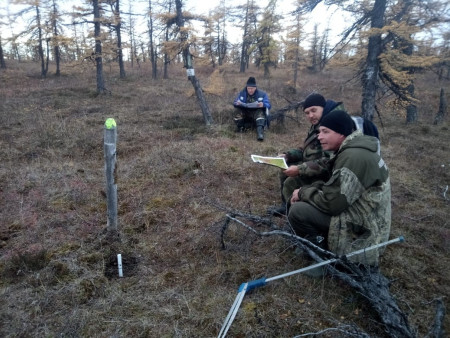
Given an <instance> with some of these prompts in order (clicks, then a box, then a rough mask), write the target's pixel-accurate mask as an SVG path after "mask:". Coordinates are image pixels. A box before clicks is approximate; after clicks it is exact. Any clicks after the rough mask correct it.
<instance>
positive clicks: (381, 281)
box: [221, 212, 415, 337]
mask: <svg viewBox="0 0 450 338" xmlns="http://www.w3.org/2000/svg"><path fill="white" fill-rule="evenodd" d="M237 215H239V217H241V218H246V214H243V213H239V212H233V213H231V214H227V215H226V219H225V222H224V226H223V228H222V238H221V240H222V244H223V247H224V248H225V243H224V236H225V232H226V230H227V228H228V225H229V223H230V221H234V222H236V223H237V224H239V225H241V226H243V227H244V228H246V229H247V230H249V231H251V232H252V233H254V234H255V235H257V236H261V237H263V236H273V235H278V236H283V237H286V238H289V239H290V240H295V245H297V246H298V247H300V248H301V249H302V250H303V251H304V252H306V253H307V254H308V255H309V256H310V257H311V258H312V259H314V260H315V261H317V262H322V261H323V260H324V258H325V257H334V258H337V259H336V262H335V263H334V265H330V264H329V265H326V266H325V268H326V271H327V273H328V274H329V275H331V276H332V277H336V278H339V279H340V280H342V281H344V282H345V283H347V284H348V285H350V286H351V287H352V288H354V289H355V290H356V291H357V292H358V293H359V294H361V295H362V296H363V297H364V298H365V299H366V300H367V301H368V302H369V304H370V305H371V307H372V308H373V309H374V310H375V311H376V313H377V314H378V316H379V318H380V320H381V323H382V325H383V326H384V328H385V331H386V332H387V333H388V334H389V336H391V337H415V334H414V332H413V331H412V330H411V328H410V327H409V323H408V318H407V315H406V314H404V313H403V312H402V311H401V310H400V308H399V307H398V305H397V303H396V302H395V300H394V298H393V297H392V296H391V294H390V292H389V286H390V281H389V280H388V279H387V278H386V277H384V276H383V275H382V274H381V273H380V272H379V270H378V269H375V268H372V269H370V268H367V267H364V266H363V265H357V264H355V263H352V262H349V261H348V260H347V259H346V257H345V256H342V257H338V256H336V255H335V254H333V253H331V252H329V251H326V250H323V249H321V248H319V247H317V246H316V245H314V244H312V243H311V242H310V241H308V240H306V239H304V238H302V237H299V236H296V235H295V234H293V233H289V232H285V231H281V230H271V231H266V232H260V231H257V230H256V229H254V228H253V227H252V226H250V225H248V224H246V223H245V222H243V221H241V220H239V219H237V218H236V216H237ZM248 216H249V219H250V220H252V221H254V220H258V221H259V222H260V223H261V224H262V223H264V224H269V225H272V226H273V224H272V223H271V221H270V219H267V218H263V217H258V216H254V215H248Z"/></svg>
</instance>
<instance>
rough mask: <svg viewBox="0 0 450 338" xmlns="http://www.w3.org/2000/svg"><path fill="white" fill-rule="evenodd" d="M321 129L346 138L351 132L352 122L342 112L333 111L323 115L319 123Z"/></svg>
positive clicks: (349, 117)
mask: <svg viewBox="0 0 450 338" xmlns="http://www.w3.org/2000/svg"><path fill="white" fill-rule="evenodd" d="M320 126H321V127H327V128H329V129H331V130H333V131H335V132H336V133H339V134H341V135H344V136H345V137H347V136H348V135H350V134H351V133H352V132H353V126H354V124H353V120H352V118H351V116H350V115H349V114H348V113H347V112H346V111H344V110H334V111H332V112H330V113H328V114H327V115H325V116H324V117H323V119H322V121H321V122H320Z"/></svg>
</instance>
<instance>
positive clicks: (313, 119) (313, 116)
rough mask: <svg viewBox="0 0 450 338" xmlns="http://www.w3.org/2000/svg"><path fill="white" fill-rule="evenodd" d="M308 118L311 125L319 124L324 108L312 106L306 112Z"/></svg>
mask: <svg viewBox="0 0 450 338" xmlns="http://www.w3.org/2000/svg"><path fill="white" fill-rule="evenodd" d="M304 112H305V115H306V118H307V119H308V121H309V122H310V123H311V124H317V123H319V121H320V119H321V118H322V114H323V107H321V106H311V107H308V108H306V109H305V110H304Z"/></svg>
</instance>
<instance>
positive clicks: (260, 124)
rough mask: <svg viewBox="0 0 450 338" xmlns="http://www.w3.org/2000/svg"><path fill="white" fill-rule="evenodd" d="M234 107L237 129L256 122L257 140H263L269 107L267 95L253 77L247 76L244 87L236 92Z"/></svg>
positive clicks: (242, 129) (239, 129)
mask: <svg viewBox="0 0 450 338" xmlns="http://www.w3.org/2000/svg"><path fill="white" fill-rule="evenodd" d="M233 105H234V107H235V108H236V112H235V116H234V123H235V124H236V127H237V131H239V132H242V131H244V130H245V129H247V128H248V126H251V127H252V126H253V125H255V124H256V133H257V135H258V137H257V139H258V141H263V140H264V127H265V126H266V123H267V121H266V119H267V115H266V114H268V111H269V109H270V108H271V104H270V100H269V96H268V95H267V94H266V93H265V92H264V91H262V90H261V89H258V88H257V86H256V80H255V78H254V77H252V76H251V77H249V78H248V80H247V84H246V87H245V88H244V89H243V90H242V91H241V92H240V93H239V94H238V96H237V97H236V98H235V99H234V102H233Z"/></svg>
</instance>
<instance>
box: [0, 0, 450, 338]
mask: <svg viewBox="0 0 450 338" xmlns="http://www.w3.org/2000/svg"><path fill="white" fill-rule="evenodd" d="M311 3H312V4H313V5H314V4H315V3H316V2H299V3H298V4H299V5H298V11H297V12H296V13H297V14H298V16H296V14H295V13H292V15H293V16H292V17H291V18H284V21H285V22H286V21H288V22H291V23H292V24H293V25H292V27H291V29H288V28H286V31H285V32H282V31H279V32H278V33H281V35H273V34H272V33H273V32H274V29H275V28H276V27H278V25H275V23H276V22H277V21H276V18H277V17H278V16H277V15H272V14H275V9H276V2H269V4H268V6H267V7H264V8H259V7H257V6H255V3H253V2H250V1H248V2H246V4H245V5H244V6H243V7H242V9H245V10H242V9H241V10H240V13H241V14H242V13H246V15H244V16H241V18H240V19H239V20H240V21H239V20H238V21H237V22H240V24H238V23H236V24H235V25H236V26H238V25H239V26H240V27H242V39H241V41H239V42H237V43H236V44H233V43H230V42H229V41H228V40H227V38H226V36H227V34H226V30H225V29H223V30H222V29H221V27H227V25H224V26H223V25H222V24H219V22H225V21H220V20H218V21H217V22H215V21H213V22H215V23H208V20H209V19H211V20H214V18H215V17H216V16H214V15H210V16H209V17H208V18H204V17H203V16H200V17H199V16H197V15H193V14H192V13H189V12H187V11H183V10H182V9H183V3H182V2H181V1H175V2H170V1H169V2H164V3H158V6H159V5H164V6H166V7H161V8H166V9H167V10H165V11H161V12H158V13H157V14H156V13H154V12H153V11H149V12H148V13H154V14H155V16H154V17H153V19H154V20H155V21H154V22H153V23H156V22H158V25H156V24H155V26H152V24H151V23H150V22H151V21H152V19H151V18H152V16H149V17H148V23H149V25H148V27H149V29H148V32H147V33H148V40H143V41H140V43H137V41H138V39H135V38H133V34H132V33H130V34H129V35H128V37H129V40H127V39H124V40H123V43H124V45H122V44H121V43H122V42H121V41H122V38H119V37H121V34H120V33H121V32H122V31H128V32H132V31H133V30H132V27H133V25H132V24H131V23H132V20H130V21H129V22H130V24H129V25H126V24H125V23H124V22H123V21H122V20H119V19H118V16H117V15H118V14H124V13H125V16H126V13H128V12H127V11H126V10H125V11H122V10H120V7H119V2H117V1H114V2H111V1H110V2H101V1H93V2H88V3H86V4H85V5H86V6H84V8H81V7H79V8H77V13H76V14H77V15H74V16H73V17H72V16H71V18H74V19H73V20H74V21H73V22H74V23H75V22H76V24H72V23H71V24H70V25H69V26H65V25H63V24H61V25H60V24H59V23H60V22H62V21H58V20H56V21H55V19H56V18H59V17H60V16H59V15H56V13H59V8H63V9H65V8H64V4H65V2H59V1H51V2H28V3H27V6H26V9H27V10H30V13H34V14H33V15H32V17H31V21H29V22H28V23H29V24H26V25H24V27H23V30H22V32H21V33H23V34H17V35H13V36H10V37H8V38H7V39H3V36H4V35H3V34H4V33H3V32H5V29H10V27H12V26H11V25H13V24H14V22H15V21H16V20H12V19H13V18H14V16H15V15H13V14H14V11H13V10H12V9H13V8H14V7H13V4H11V7H8V8H9V9H10V10H11V12H10V15H6V13H7V12H3V13H5V15H3V16H2V18H1V23H0V24H1V32H2V39H1V43H0V46H1V47H2V48H1V55H0V61H1V70H0V77H1V78H0V80H1V82H0V83H1V84H0V99H1V101H0V124H1V126H2V133H1V137H0V142H1V147H0V149H1V150H0V161H1V163H2V165H1V167H0V177H1V180H0V202H1V206H2V208H1V212H0V240H1V242H0V253H1V259H0V274H1V282H0V287H1V290H0V294H1V298H0V332H1V335H2V336H6V337H9V336H11V337H12V336H26V335H32V336H53V335H61V336H142V337H144V336H161V337H163V336H177V337H191V336H196V337H197V336H199V337H209V336H215V335H217V333H218V332H219V330H220V328H221V326H222V323H223V320H224V319H225V316H226V314H227V312H228V310H229V308H230V306H231V304H232V302H233V300H234V297H235V296H236V293H237V288H238V286H239V285H240V284H241V283H243V282H246V281H250V280H255V279H258V278H261V277H262V276H266V277H270V276H274V275H278V274H281V273H284V272H287V271H292V270H295V269H298V268H299V267H302V266H307V265H309V264H310V262H309V261H306V260H305V259H304V257H303V256H299V255H298V254H297V253H296V251H295V250H294V247H293V243H292V242H291V241H286V239H284V238H280V237H277V236H266V237H265V236H262V237H261V236H257V235H255V234H254V233H252V232H249V231H247V229H245V228H243V227H241V226H240V225H239V224H238V223H232V224H230V225H229V227H228V228H227V229H225V228H224V224H225V220H226V215H227V214H233V213H236V212H238V213H239V212H240V213H245V214H252V215H257V216H259V217H261V218H264V220H265V222H262V223H261V222H256V221H254V222H250V224H249V226H254V227H255V229H257V230H258V231H266V230H269V228H268V227H267V224H270V225H271V227H275V228H277V229H283V230H286V231H288V230H289V227H288V225H287V224H286V220H285V219H283V218H282V219H272V218H270V217H268V216H266V209H267V207H268V206H271V205H276V204H278V203H279V190H278V189H279V187H278V178H277V175H278V171H277V169H275V168H272V167H269V166H263V165H260V164H255V163H252V162H251V160H250V154H252V153H257V154H261V155H274V154H277V153H279V152H280V151H283V150H286V149H289V148H292V147H296V146H298V145H300V144H301V142H302V139H303V137H304V135H306V131H307V129H308V125H307V123H306V121H305V120H304V119H303V117H302V115H301V110H297V109H295V108H298V107H299V105H300V103H301V100H302V99H303V98H304V97H306V95H307V94H309V93H310V92H313V91H319V92H321V93H323V94H324V95H325V96H326V97H328V98H333V99H336V100H339V101H343V102H344V104H345V106H346V107H347V109H348V110H349V112H351V113H352V114H363V115H367V117H369V118H371V119H373V121H374V122H375V123H376V124H377V125H378V126H379V129H380V133H381V145H382V153H383V157H384V159H385V161H386V162H387V163H388V165H389V168H390V172H391V181H392V194H393V195H392V197H393V199H392V207H393V226H392V238H394V237H397V236H400V235H404V236H405V238H406V242H405V243H403V244H398V245H393V246H391V247H389V248H388V249H387V250H386V253H385V255H384V256H383V260H382V265H381V271H382V273H383V274H384V275H385V276H386V277H388V278H389V279H390V280H391V281H392V284H391V292H392V294H393V296H394V298H395V299H396V300H397V302H398V305H399V307H400V308H401V310H402V311H403V312H404V313H405V317H406V318H407V320H408V322H409V325H410V327H411V332H412V334H411V336H420V337H422V336H426V335H427V334H428V335H429V336H436V337H439V336H442V335H444V334H445V333H444V330H445V329H447V330H448V327H449V321H448V318H447V317H445V315H443V312H442V306H444V308H445V305H446V304H447V303H448V297H449V294H450V290H449V285H450V276H449V273H448V263H449V262H448V254H449V251H450V247H449V238H450V231H449V226H448V219H449V213H448V194H447V191H448V181H449V170H448V167H449V165H450V161H449V158H448V154H449V144H450V142H449V141H450V139H449V133H448V121H447V109H446V102H447V101H448V93H447V89H448V83H449V62H448V61H449V49H448V36H449V35H448V24H447V22H448V16H446V15H447V14H448V12H447V10H448V8H447V7H446V6H448V4H446V3H445V2H439V1H437V2H423V1H421V2H414V1H404V2H384V6H382V5H383V1H381V2H380V1H375V2H373V3H367V2H355V1H352V2H351V4H352V5H351V6H350V7H349V6H344V7H345V8H347V9H350V10H351V11H352V13H353V17H354V18H355V23H357V24H356V25H353V24H352V25H350V28H352V27H353V28H354V29H353V30H350V31H347V32H343V34H344V35H343V36H342V38H344V37H345V36H346V34H347V33H348V35H347V38H346V39H344V40H343V41H342V42H338V43H337V45H331V44H330V41H329V40H328V37H327V36H328V35H327V32H326V31H325V32H319V31H318V30H313V33H312V34H311V35H309V36H306V35H302V33H301V32H302V30H301V25H300V23H301V20H302V18H303V20H304V18H305V17H304V16H306V19H307V18H308V17H307V13H308V11H309V10H310V9H312V7H314V6H312V5H311ZM339 3H342V4H343V5H344V3H345V2H341V1H340V2H339ZM349 3H350V2H349ZM148 4H149V5H150V4H151V2H148ZM421 4H426V5H427V6H426V8H423V7H420V6H419V5H421ZM271 5H272V6H271ZM347 5H348V3H347ZM380 6H381V7H380ZM125 7H126V6H125ZM4 8H5V7H2V9H4ZM114 8H116V9H117V10H116V11H114V10H113V11H111V9H114ZM380 8H381V9H383V11H381V12H380V11H379V10H380ZM375 9H377V10H375ZM254 10H255V11H256V10H257V12H254ZM68 12H71V13H75V12H72V11H71V10H70V11H68ZM217 12H218V13H219V14H223V13H226V12H227V11H225V10H220V9H218V11H217ZM250 13H253V14H252V15H250ZM380 13H381V15H380ZM113 14H114V15H113ZM128 14H130V16H129V17H130V18H132V17H133V16H132V15H131V12H130V13H128ZM425 14H429V15H430V16H429V17H428V16H425ZM431 14H433V16H431ZM64 15H66V14H64ZM218 17H219V18H220V17H221V16H220V15H219V16H218ZM61 18H62V17H61ZM199 18H200V19H201V20H200V21H201V22H203V23H204V25H205V26H204V27H205V34H198V32H196V31H195V30H194V29H193V28H194V27H193V26H191V23H192V22H193V21H195V20H197V21H198V19H199ZM292 18H297V19H292ZM426 18H427V19H426ZM10 19H11V20H10ZM52 19H53V20H52ZM205 19H208V20H205ZM247 19H248V21H246V20H247ZM279 19H281V18H279ZM394 19H399V20H394ZM400 19H401V20H400ZM227 20H228V19H227ZM246 22H247V24H248V25H245V24H244V25H243V24H242V23H246ZM122 24H123V25H122ZM377 26H379V27H377ZM80 27H85V28H83V29H81V30H78V29H79V28H80ZM151 27H153V28H154V30H152V29H151ZM155 27H159V29H156V28H155ZM208 27H209V29H206V28H208ZM245 27H247V29H248V31H245ZM294 27H296V28H294ZM418 28H420V29H421V30H418ZM11 31H13V30H11ZM14 31H15V30H14ZM436 31H437V32H438V33H439V34H438V36H439V38H438V37H436V35H435V34H436ZM150 32H159V33H160V34H159V35H153V34H150ZM208 32H209V33H208ZM245 32H246V33H245ZM293 32H294V33H293ZM421 32H422V33H423V34H418V33H421ZM291 33H293V34H291ZM430 34H433V35H430ZM305 40H309V44H308V45H307V47H304V46H302V43H301V42H302V41H303V42H304V41H305ZM120 46H121V47H120ZM119 47H120V48H119ZM125 48H127V49H129V50H130V51H131V52H130V53H126V54H125V53H123V49H125ZM368 70H372V71H370V72H368ZM369 75H370V76H369ZM372 75H375V76H372ZM249 76H255V77H256V78H257V81H258V85H259V86H260V87H261V88H262V89H264V90H265V91H267V92H268V93H269V96H270V98H271V101H272V104H273V109H272V113H274V114H275V113H277V112H279V113H282V114H281V115H278V116H282V117H284V118H283V119H277V120H274V121H272V123H271V126H270V129H269V130H268V131H267V137H266V139H265V140H264V142H257V141H256V140H255V135H254V134H253V133H245V134H236V133H234V126H233V123H232V119H231V114H232V111H233V107H232V105H231V102H232V100H233V98H234V96H235V95H236V93H237V91H238V90H240V89H242V87H243V86H244V85H245V82H246V80H247V78H248V77H249ZM369 106H370V109H366V107H369ZM108 117H114V118H115V119H116V121H117V132H118V140H119V141H118V148H117V158H118V168H117V173H116V174H117V177H116V178H117V183H118V195H119V203H118V208H119V209H118V212H119V214H118V217H119V223H118V230H119V239H118V240H111V238H110V237H109V236H108V234H109V233H110V231H109V230H108V229H107V226H106V223H107V222H106V197H105V178H104V157H103V155H104V154H103V123H104V121H105V120H106V118H108ZM118 253H121V254H122V256H123V263H124V277H122V278H119V277H118V275H117V254H118ZM440 305H442V306H440ZM444 314H445V311H444ZM436 328H437V329H436ZM308 334H309V335H312V334H316V335H319V336H324V337H340V336H342V337H350V336H361V337H366V336H370V337H388V336H389V330H388V329H387V327H386V326H385V324H383V323H380V320H379V317H378V315H377V313H376V311H374V309H373V308H372V307H371V306H370V302H368V301H367V300H366V299H364V297H362V296H361V295H359V294H358V293H357V292H355V290H353V289H352V288H351V287H349V286H348V285H346V284H345V283H343V282H342V281H340V280H337V279H335V278H330V277H324V278H322V279H310V278H307V277H306V276H303V275H298V276H293V277H290V278H286V279H283V280H282V281H278V282H276V283H273V284H269V285H267V286H265V287H264V288H261V289H259V290H256V291H254V292H252V293H251V294H249V295H247V296H246V298H245V300H244V302H243V304H242V308H241V309H240V311H239V313H238V315H237V317H236V319H235V322H234V323H233V325H232V327H231V329H230V336H249V337H251V336H254V337H256V336H258V337H261V336H267V337H273V336H296V335H308Z"/></svg>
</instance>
